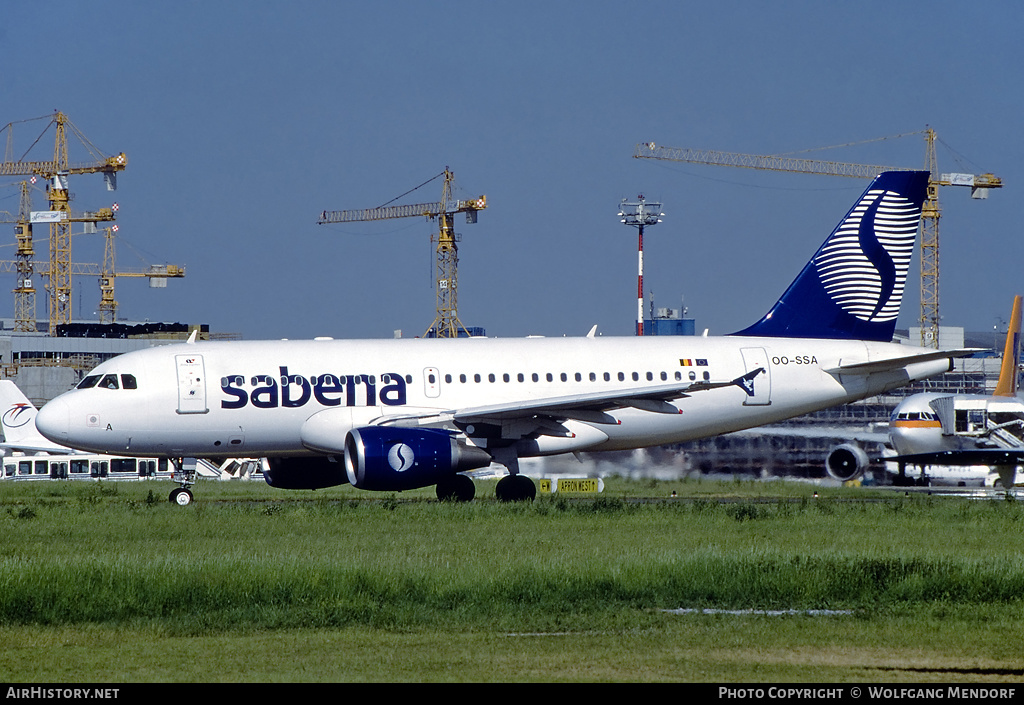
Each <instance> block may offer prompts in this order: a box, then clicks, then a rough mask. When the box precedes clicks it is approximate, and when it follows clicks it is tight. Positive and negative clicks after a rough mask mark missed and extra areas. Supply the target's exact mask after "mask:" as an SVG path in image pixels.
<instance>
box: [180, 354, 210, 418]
mask: <svg viewBox="0 0 1024 705" xmlns="http://www.w3.org/2000/svg"><path fill="white" fill-rule="evenodd" d="M174 362H175V365H176V366H177V369H178V413H179V414H205V413H206V412H207V411H209V410H208V409H207V408H206V373H205V368H204V366H203V356H202V355H175V356H174Z"/></svg>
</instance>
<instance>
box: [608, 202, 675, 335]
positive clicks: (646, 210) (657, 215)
mask: <svg viewBox="0 0 1024 705" xmlns="http://www.w3.org/2000/svg"><path fill="white" fill-rule="evenodd" d="M663 215H665V214H664V213H662V212H661V204H660V203H648V202H647V200H646V199H645V198H644V195H643V194H640V195H639V196H637V197H636V202H635V203H630V202H628V201H627V200H626V199H625V198H623V199H622V202H621V203H620V204H619V218H621V221H620V222H622V223H625V224H626V225H631V226H633V227H635V228H637V230H638V231H639V235H638V240H637V282H636V334H637V335H643V334H644V226H645V225H657V224H658V223H660V222H661V216H663Z"/></svg>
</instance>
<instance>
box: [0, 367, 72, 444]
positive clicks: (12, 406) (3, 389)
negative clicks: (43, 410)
mask: <svg viewBox="0 0 1024 705" xmlns="http://www.w3.org/2000/svg"><path fill="white" fill-rule="evenodd" d="M0 410H2V412H3V415H2V416H0V429H2V430H3V435H4V438H3V442H2V443H0V449H2V450H3V451H4V453H5V454H9V453H10V452H12V451H14V452H22V453H28V454H33V453H52V454H54V455H67V454H69V453H77V452H78V451H76V450H73V449H71V448H68V447H67V446H62V445H58V444H56V443H54V442H53V441H51V440H49V439H48V438H44V437H43V435H42V434H41V433H39V431H37V430H36V423H35V421H36V414H37V412H38V410H37V409H36V407H35V405H34V404H33V403H32V402H30V401H29V400H28V397H26V396H25V394H24V393H23V392H22V391H21V390H20V389H18V385H16V384H15V383H14V382H13V381H11V380H9V379H0Z"/></svg>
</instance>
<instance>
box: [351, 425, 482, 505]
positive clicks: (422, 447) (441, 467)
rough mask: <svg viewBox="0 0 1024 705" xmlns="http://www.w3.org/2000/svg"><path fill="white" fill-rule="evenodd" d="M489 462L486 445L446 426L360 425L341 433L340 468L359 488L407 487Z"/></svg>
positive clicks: (428, 483) (395, 489) (425, 483)
mask: <svg viewBox="0 0 1024 705" xmlns="http://www.w3.org/2000/svg"><path fill="white" fill-rule="evenodd" d="M490 464H491V456H490V454H489V453H487V451H485V450H481V449H480V448H476V447H475V446H468V445H465V444H462V443H459V442H458V440H456V438H455V437H454V436H452V434H451V433H449V432H448V431H442V430H437V429H426V428H401V427H389V426H366V427H363V428H354V429H352V430H351V431H349V432H348V435H346V436H345V472H346V474H347V475H348V481H349V482H350V483H352V486H353V487H357V488H359V489H361V490H391V491H402V490H412V489H416V488H417V487H426V486H427V485H436V484H437V483H438V481H440V480H441V479H443V478H445V477H450V476H451V475H454V474H455V473H457V472H462V471H465V470H473V469H475V468H482V467H486V466H488V465H490Z"/></svg>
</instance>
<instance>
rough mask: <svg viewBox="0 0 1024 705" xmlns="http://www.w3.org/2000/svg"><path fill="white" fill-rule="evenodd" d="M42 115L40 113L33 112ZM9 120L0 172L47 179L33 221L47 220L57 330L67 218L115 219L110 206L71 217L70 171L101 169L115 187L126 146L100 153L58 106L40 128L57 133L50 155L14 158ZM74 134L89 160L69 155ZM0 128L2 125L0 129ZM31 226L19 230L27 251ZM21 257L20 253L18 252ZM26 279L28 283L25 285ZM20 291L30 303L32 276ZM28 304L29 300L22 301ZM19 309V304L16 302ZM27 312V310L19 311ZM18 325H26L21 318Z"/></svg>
mask: <svg viewBox="0 0 1024 705" xmlns="http://www.w3.org/2000/svg"><path fill="white" fill-rule="evenodd" d="M34 119H37V120H38V119H43V118H34ZM13 125H14V123H8V124H7V126H6V127H4V128H3V130H7V148H6V151H5V155H4V160H3V161H2V162H0V176H14V175H32V176H38V177H41V178H43V179H46V181H47V197H48V199H49V201H50V210H49V211H44V212H42V213H40V214H39V215H38V216H37V217H36V218H33V220H34V221H35V222H46V223H49V226H50V263H49V269H48V272H47V273H48V276H49V286H48V288H49V296H50V306H49V309H50V310H49V318H50V321H49V323H50V325H49V333H50V335H55V334H56V331H57V326H59V325H62V324H66V323H70V322H71V302H72V297H71V271H72V264H71V223H72V222H100V221H109V220H114V213H113V210H112V209H101V210H100V211H98V212H97V213H96V214H95V215H88V214H87V215H86V216H81V217H72V216H71V213H70V207H69V201H70V198H69V193H68V177H69V176H71V175H77V174H98V173H102V174H103V176H104V179H105V181H106V183H107V188H108V190H111V191H113V190H116V188H117V172H119V171H123V170H124V168H125V166H126V165H127V163H128V160H127V157H125V155H124V152H121V153H120V154H118V155H116V156H113V157H107V156H103V155H102V154H101V153H100V152H99V150H97V149H96V148H95V147H94V146H93V145H92V143H91V142H89V140H88V139H87V138H86V137H85V135H83V134H82V133H81V131H79V129H78V128H77V127H75V126H74V124H73V123H72V122H71V121H70V120H69V119H68V117H67V116H66V115H65V114H64V113H61V112H56V113H54V114H53V115H52V116H51V117H50V122H49V123H48V124H47V126H46V128H44V130H43V132H44V133H45V132H46V130H47V129H49V127H50V125H53V126H54V132H55V139H54V148H53V160H52V161H28V160H25V159H24V157H22V158H21V159H17V160H12V159H11V145H12V138H13ZM69 129H70V130H71V131H72V133H73V134H74V135H75V136H76V137H78V139H79V141H80V142H81V143H82V144H83V145H85V147H86V148H87V149H88V151H89V152H90V154H91V156H92V157H93V159H92V161H89V162H85V163H76V164H72V163H71V162H70V161H69V159H68V139H67V132H68V130H69ZM3 130H0V132H2V131H3ZM41 137H42V134H41V135H40V136H39V137H37V138H36V140H35V142H33V145H34V144H35V143H36V142H38V141H39V139H40V138H41ZM31 238H32V232H31V227H29V229H28V231H27V232H24V231H23V233H22V234H21V239H20V240H19V247H22V245H24V247H25V253H26V254H25V257H28V253H29V252H31V250H32V245H31ZM19 257H21V255H20V254H19ZM25 284H27V286H23V285H25ZM19 289H21V291H20V292H19V291H18V290H16V296H18V295H20V296H21V297H22V298H21V301H22V303H26V302H28V301H29V300H30V299H31V301H32V302H33V305H32V308H33V309H34V301H35V298H34V297H35V292H34V289H32V286H31V278H29V279H28V280H27V282H26V281H25V280H23V281H21V282H20V283H19ZM26 305H27V304H26ZM15 308H16V309H18V306H17V305H16V306H15ZM22 313H24V314H25V315H27V312H26V311H23V312H22ZM32 316H33V320H32V326H33V329H34V327H35V320H34V312H33V314H32ZM19 325H27V323H26V322H25V321H22V322H21V323H20V324H19Z"/></svg>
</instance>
